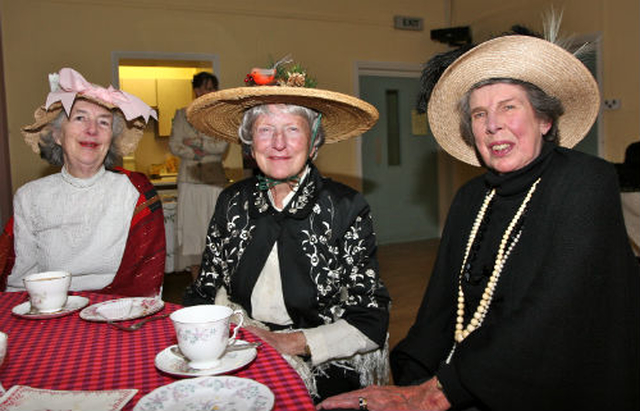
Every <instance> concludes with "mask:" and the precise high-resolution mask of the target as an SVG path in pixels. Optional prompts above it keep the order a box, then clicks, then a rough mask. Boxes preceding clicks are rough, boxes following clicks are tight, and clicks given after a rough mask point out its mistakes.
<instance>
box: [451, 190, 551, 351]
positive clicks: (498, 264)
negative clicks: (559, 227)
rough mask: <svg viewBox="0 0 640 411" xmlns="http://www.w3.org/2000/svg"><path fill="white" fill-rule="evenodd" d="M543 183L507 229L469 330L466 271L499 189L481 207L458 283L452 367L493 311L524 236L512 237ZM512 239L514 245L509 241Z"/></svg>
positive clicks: (522, 206)
mask: <svg viewBox="0 0 640 411" xmlns="http://www.w3.org/2000/svg"><path fill="white" fill-rule="evenodd" d="M539 182H540V178H538V179H537V180H536V181H535V182H534V183H533V184H532V185H531V188H529V192H528V193H527V195H526V197H525V198H524V200H523V201H522V204H520V207H519V208H518V211H517V212H516V214H515V215H514V216H513V219H511V222H510V223H509V225H508V226H507V229H506V230H505V232H504V234H503V235H502V240H501V241H500V246H499V247H498V254H497V255H496V259H495V262H494V265H493V271H492V273H491V277H489V281H487V285H486V287H485V289H484V292H483V293H482V299H481V300H480V302H479V303H478V307H477V308H476V311H475V312H474V313H473V316H472V317H471V319H470V320H469V322H468V324H467V326H466V327H465V326H464V305H465V302H464V292H463V290H462V278H463V275H464V270H465V267H466V265H467V260H468V258H469V253H470V251H471V247H472V246H473V243H474V242H475V239H476V235H477V234H478V230H479V228H480V226H481V224H482V221H483V220H484V216H485V214H486V212H487V208H488V207H489V204H490V203H491V201H492V200H493V197H494V196H495V194H496V190H495V188H494V189H492V190H491V191H490V192H489V193H487V195H486V196H485V198H484V201H483V202H482V206H481V207H480V211H478V215H477V216H476V219H475V221H474V222H473V226H472V227H471V233H470V234H469V240H468V241H467V247H466V250H465V254H464V258H463V260H462V267H461V268H460V277H459V279H458V307H457V312H456V313H457V317H456V328H455V331H454V340H455V342H454V343H453V348H452V349H451V352H450V353H449V356H448V357H447V361H446V362H447V363H449V361H450V360H451V357H452V356H453V353H454V351H455V349H456V346H457V345H458V344H460V343H461V342H462V341H463V340H464V339H465V338H467V336H469V334H471V333H472V332H473V331H475V330H476V329H478V328H479V327H480V326H481V325H482V322H483V321H484V318H485V316H486V315H487V312H488V311H489V306H490V305H491V301H492V300H493V293H494V291H495V289H496V287H497V285H498V280H499V279H500V274H501V273H502V269H503V268H504V265H505V263H506V261H507V259H508V258H509V255H510V254H511V250H513V248H514V247H515V245H516V244H517V243H518V241H519V240H520V234H521V233H522V230H521V229H520V230H518V232H517V233H516V234H515V235H514V236H512V233H513V231H514V229H515V228H516V227H517V226H518V223H519V221H520V219H521V218H522V215H523V214H524V212H525V210H526V209H527V206H528V204H529V201H530V200H531V196H532V195H533V193H534V191H536V187H537V186H538V183H539ZM510 239H511V241H509V240H510Z"/></svg>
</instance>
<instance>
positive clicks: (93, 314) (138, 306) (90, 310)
mask: <svg viewBox="0 0 640 411" xmlns="http://www.w3.org/2000/svg"><path fill="white" fill-rule="evenodd" d="M123 302H127V303H129V307H130V308H129V309H128V310H127V312H126V314H123V315H121V316H118V317H110V318H107V317H105V316H104V315H101V314H100V312H98V310H99V309H101V310H104V309H105V308H109V306H114V308H116V307H115V306H119V305H122V303H123ZM163 307H164V301H162V300H160V299H159V298H150V297H132V298H119V299H116V300H109V301H103V302H101V303H97V304H93V305H90V306H89V307H87V308H85V309H84V310H82V311H80V318H82V319H83V320H87V321H99V322H106V321H125V320H133V319H136V318H141V317H146V316H148V315H151V314H155V313H157V312H158V311H160V310H162V308H163ZM114 312H115V310H114Z"/></svg>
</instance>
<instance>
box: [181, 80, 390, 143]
mask: <svg viewBox="0 0 640 411" xmlns="http://www.w3.org/2000/svg"><path fill="white" fill-rule="evenodd" d="M262 104H294V105H298V106H302V107H306V108H310V109H312V110H315V111H318V112H320V113H321V114H322V127H323V128H324V131H325V142H326V143H336V142H338V141H343V140H346V139H348V138H350V137H355V136H358V135H361V134H363V133H364V132H366V131H367V130H369V129H370V128H371V127H373V125H374V124H375V123H376V121H378V116H379V114H378V110H377V109H376V108H375V107H374V106H372V105H371V104H369V103H367V102H366V101H363V100H360V99H359V98H356V97H353V96H349V95H347V94H342V93H338V92H335V91H329V90H322V89H316V88H305V87H291V86H256V87H238V88H231V89H224V90H220V91H216V92H213V93H209V94H205V95H204V96H202V97H199V98H197V99H196V100H194V101H193V102H192V103H191V104H190V105H189V107H187V119H188V120H189V122H190V123H191V124H192V125H193V126H194V127H195V128H196V129H198V130H199V131H201V132H203V133H205V134H207V135H209V136H212V137H217V138H221V139H224V140H227V141H229V142H232V143H240V139H239V137H238V128H239V126H240V123H241V121H242V116H243V115H244V113H245V111H246V110H248V109H250V108H251V107H255V106H258V105H262Z"/></svg>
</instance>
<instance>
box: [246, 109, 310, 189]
mask: <svg viewBox="0 0 640 411" xmlns="http://www.w3.org/2000/svg"><path fill="white" fill-rule="evenodd" d="M268 111H269V114H262V115H260V116H258V118H257V119H256V121H255V122H254V124H253V128H252V135H253V144H252V153H253V157H254V158H255V159H256V163H258V167H259V168H260V170H261V171H262V172H263V173H264V174H265V175H266V176H267V177H270V178H273V179H285V178H287V177H290V176H293V175H297V174H299V173H300V172H301V171H302V168H303V167H304V165H305V163H306V161H307V158H309V142H310V138H311V130H310V128H309V123H308V122H307V120H306V119H305V118H304V117H302V116H299V115H296V114H291V113H287V112H286V111H285V110H284V106H281V105H276V104H273V105H269V107H268Z"/></svg>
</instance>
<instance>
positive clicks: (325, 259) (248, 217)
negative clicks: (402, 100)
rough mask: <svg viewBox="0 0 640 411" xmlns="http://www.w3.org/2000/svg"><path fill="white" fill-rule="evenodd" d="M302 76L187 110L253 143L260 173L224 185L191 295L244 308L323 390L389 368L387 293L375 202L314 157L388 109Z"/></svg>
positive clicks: (226, 93)
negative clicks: (310, 83)
mask: <svg viewBox="0 0 640 411" xmlns="http://www.w3.org/2000/svg"><path fill="white" fill-rule="evenodd" d="M301 76H302V77H301ZM296 79H297V80H298V81H299V84H304V83H305V81H304V75H302V74H301V73H294V75H292V76H290V80H291V82H289V83H288V84H285V85H282V86H256V87H241V88H234V89H226V90H222V91H218V92H215V93H210V94H207V95H205V96H203V97H200V98H198V99H196V100H195V101H194V102H193V103H192V104H191V106H190V107H189V108H188V109H187V116H188V118H189V121H190V122H191V123H192V124H193V125H194V127H196V128H197V129H199V130H200V131H202V132H204V133H205V134H207V135H210V136H215V137H218V138H222V139H225V140H227V141H230V142H234V143H239V142H241V143H242V144H243V145H245V146H248V150H249V151H250V152H251V154H252V156H253V157H254V158H255V160H256V163H257V165H258V167H259V169H260V171H261V174H260V175H258V176H256V177H252V178H249V179H247V180H244V181H241V182H239V183H236V184H234V185H233V186H231V187H229V188H227V189H226V190H225V191H223V192H222V194H221V195H220V197H219V199H218V203H217V205H216V211H215V214H214V216H213V219H212V220H211V224H210V227H209V232H208V235H207V245H206V248H205V251H204V254H203V257H202V269H201V272H200V275H199V277H198V278H197V279H196V281H195V282H194V284H193V285H192V286H191V287H190V288H189V289H188V290H187V294H186V296H185V304H186V305H193V304H201V303H213V302H214V301H215V303H216V304H228V305H231V306H233V307H240V308H242V309H244V310H246V312H247V313H248V315H249V316H250V318H251V319H252V320H254V321H252V323H253V326H251V327H248V328H249V329H251V331H253V332H255V333H256V334H257V335H258V336H259V337H260V338H262V339H263V340H265V341H267V342H268V343H269V344H271V345H273V346H274V347H275V348H276V349H277V350H278V351H279V352H280V353H282V354H283V355H284V356H285V358H287V359H288V360H289V361H290V363H292V364H293V365H294V367H295V368H296V370H297V371H298V372H299V373H300V375H301V376H302V377H303V379H304V381H305V383H306V384H307V387H308V388H309V390H310V393H311V394H312V395H313V396H314V398H315V399H316V400H318V399H322V398H324V397H326V396H328V395H333V394H336V393H340V392H345V391H348V390H351V389H355V388H359V387H361V386H365V385H367V384H371V383H375V382H377V383H380V382H384V381H386V378H387V375H388V368H387V355H386V353H387V351H385V342H386V337H387V326H388V318H389V314H388V305H389V295H388V292H387V290H386V288H385V287H384V285H383V284H382V282H381V281H380V278H379V276H378V262H377V258H376V240H375V234H374V232H373V224H372V220H371V214H370V210H369V206H368V205H367V203H366V201H365V200H364V198H363V197H362V195H361V194H360V193H358V192H356V191H354V190H353V189H351V188H349V187H346V186H344V185H342V184H339V183H337V182H334V181H331V180H329V179H326V178H323V177H322V175H321V174H320V173H319V171H318V170H317V168H316V167H315V166H314V165H313V162H312V160H313V158H315V156H316V154H317V152H318V150H319V148H320V147H321V146H322V144H323V143H324V142H327V143H335V142H338V141H341V140H345V139H347V138H350V137H354V136H357V135H359V134H362V133H364V132H365V131H366V130H368V129H369V128H370V127H372V126H373V125H374V124H375V122H376V121H377V118H378V112H377V110H376V109H375V108H374V107H373V106H371V105H370V104H368V103H366V102H364V101H362V100H359V99H357V98H354V97H351V96H348V95H344V94H341V93H336V92H332V91H327V90H319V89H315V88H305V87H296V86H294V85H293V84H292V83H293V82H295V80H296ZM245 148H246V147H245Z"/></svg>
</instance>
